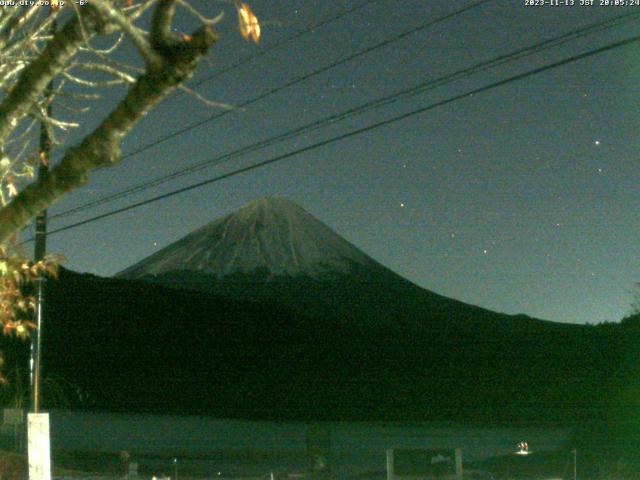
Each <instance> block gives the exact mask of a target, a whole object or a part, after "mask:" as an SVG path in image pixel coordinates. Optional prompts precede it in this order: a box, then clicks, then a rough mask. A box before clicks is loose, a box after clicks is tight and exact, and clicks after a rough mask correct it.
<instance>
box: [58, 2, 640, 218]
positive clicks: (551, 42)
mask: <svg viewBox="0 0 640 480" xmlns="http://www.w3.org/2000/svg"><path fill="white" fill-rule="evenodd" d="M638 17H640V12H635V13H627V14H623V15H619V16H616V17H612V18H608V19H605V20H602V21H600V22H596V23H593V24H591V25H588V26H586V27H583V28H580V29H576V30H573V31H571V32H568V33H565V34H563V35H560V36H558V37H554V38H551V39H548V40H545V41H542V42H539V43H537V44H534V45H531V46H528V47H523V48H519V49H517V50H515V51H513V52H511V53H508V54H505V55H501V56H498V57H496V58H493V59H490V60H487V61H484V62H480V63H477V64H475V65H472V66H470V67H467V68H464V69H461V70H457V71H455V72H453V73H450V74H447V75H445V76H442V77H439V78H437V79H434V80H430V81H427V82H422V83H420V84H418V85H416V86H414V87H411V88H407V89H403V90H400V91H399V92H396V93H393V94H391V95H387V96H385V97H382V98H380V99H376V100H373V101H369V102H366V103H365V104H363V105H360V106H358V107H354V108H351V109H348V110H346V111H343V112H340V113H337V114H333V115H330V116H328V117H325V118H323V119H320V120H316V121H313V122H311V123H309V124H307V125H304V126H301V127H298V128H296V129H293V130H288V131H286V132H284V133H281V134H278V135H275V136H273V137H270V138H268V139H265V140H261V141H259V142H256V143H253V144H251V145H248V146H245V147H242V148H239V149H236V150H234V151H232V152H228V153H226V154H223V155H221V156H218V157H214V158H212V159H208V160H206V161H204V162H199V163H197V164H195V165H190V166H187V167H185V168H182V169H179V170H176V171H174V172H172V173H169V174H167V175H163V176H161V177H158V178H155V179H153V180H149V181H146V182H143V183H141V184H138V185H135V186H133V187H130V188H127V189H125V190H123V191H120V192H116V193H114V194H111V195H107V196H104V197H102V198H99V199H97V200H93V201H91V202H88V203H85V204H83V205H79V206H77V207H74V208H71V209H68V210H65V211H63V212H61V213H58V214H56V215H53V216H52V217H51V218H61V217H66V216H69V215H72V214H75V213H78V212H80V211H84V210H87V209H90V208H94V207H97V206H99V205H103V204H105V203H109V202H112V201H114V200H117V199H119V198H123V197H126V196H129V195H132V194H134V193H138V192H141V191H144V190H147V189H149V188H153V187H156V186H159V185H162V184H164V183H166V182H169V181H171V180H174V179H176V178H180V177H182V176H185V175H189V174H192V173H194V172H197V171H200V170H202V169H204V168H208V167H210V166H213V165H218V164H220V163H222V162H223V161H228V160H230V159H232V158H235V157H238V156H240V155H243V154H246V153H251V152H254V151H257V150H261V149H263V148H266V147H268V146H271V145H274V144H276V143H280V142H282V141H285V140H287V139H290V138H293V137H296V136H299V135H302V134H305V133H309V132H311V131H314V130H317V129H319V128H322V127H324V126H327V125H330V124H334V123H336V122H338V121H341V120H344V119H346V118H350V117H352V116H355V115H360V114H362V113H365V112H367V111H370V110H372V109H374V108H379V107H381V106H386V105H389V104H391V103H394V102H397V101H400V100H403V99H406V98H409V97H411V96H415V95H419V94H422V93H424V92H426V91H430V90H433V89H435V88H437V87H440V86H442V85H446V84H448V83H451V82H453V81H457V80H460V79H462V78H466V77H468V76H471V75H474V74H476V73H479V72H482V71H485V70H488V69H490V68H495V67H497V66H500V65H503V64H506V63H509V62H513V61H515V60H519V59H521V58H524V57H526V56H529V55H533V54H535V53H539V52H541V51H544V50H547V49H549V48H554V47H557V46H559V45H563V44H565V43H567V42H569V41H572V40H575V39H577V38H580V37H584V36H586V35H590V34H593V33H596V32H599V31H602V30H604V29H607V28H612V27H614V26H619V25H621V24H624V23H627V22H630V21H637V20H638Z"/></svg>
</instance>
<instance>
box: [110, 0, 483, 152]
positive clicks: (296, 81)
mask: <svg viewBox="0 0 640 480" xmlns="http://www.w3.org/2000/svg"><path fill="white" fill-rule="evenodd" d="M491 1H493V0H477V1H475V2H473V3H471V4H469V5H467V6H466V7H463V8H461V9H459V10H456V11H455V12H452V13H449V14H447V15H443V16H441V17H438V18H436V19H435V20H430V21H428V22H426V23H423V24H421V25H419V26H417V27H414V28H412V29H410V30H407V31H405V32H402V33H400V34H398V35H394V36H393V37H391V38H388V39H386V40H383V41H382V42H379V43H376V44H375V45H372V46H371V47H367V48H365V49H363V50H360V51H358V52H356V53H352V54H350V55H347V56H346V57H343V58H341V59H340V60H336V61H335V62H332V63H330V64H328V65H326V66H324V67H320V68H318V69H316V70H313V71H312V72H310V73H306V74H304V75H301V76H299V77H296V78H294V79H293V80H290V81H288V82H286V83H284V84H282V85H279V86H277V87H274V88H272V89H271V90H268V91H266V92H265V93H262V94H260V95H258V96H257V97H253V98H251V99H250V100H247V101H245V102H243V103H241V104H239V105H237V106H236V108H234V109H232V110H225V111H223V112H219V113H216V114H213V115H211V116H209V117H207V118H205V119H204V120H200V121H197V122H194V123H192V124H191V125H188V126H186V127H183V128H181V129H179V130H175V131H173V132H171V133H169V134H167V135H164V136H162V137H160V138H158V139H157V140H154V141H152V142H149V143H147V144H146V145H143V146H142V147H140V148H137V149H135V150H133V151H131V152H128V153H125V154H124V155H123V156H122V159H125V158H129V157H133V156H134V155H138V154H139V153H142V152H144V151H146V150H149V149H150V148H152V147H155V146H157V145H160V144H161V143H164V142H166V141H167V140H171V139H172V138H175V137H178V136H180V135H182V134H184V133H186V132H188V131H191V130H193V129H195V128H198V127H201V126H202V125H205V124H207V123H209V122H212V121H214V120H217V119H218V118H221V117H224V116H225V115H227V114H229V113H231V112H234V111H235V110H238V109H241V108H244V107H248V106H250V105H253V104H254V103H257V102H259V101H260V100H263V99H265V98H267V97H270V96H271V95H274V94H276V93H278V92H281V91H282V90H285V89H287V88H289V87H292V86H294V85H297V84H299V83H302V82H304V81H306V80H308V79H310V78H313V77H315V76H317V75H320V74H322V73H324V72H326V71H329V70H331V69H332V68H335V67H338V66H340V65H343V64H345V63H348V62H350V61H351V60H354V59H356V58H358V57H361V56H363V55H367V54H369V53H371V52H373V51H375V50H378V49H380V48H383V47H386V46H387V45H390V44H392V43H395V42H398V41H400V40H402V39H404V38H406V37H408V36H410V35H413V34H415V33H417V32H419V31H421V30H425V29H427V28H429V27H432V26H434V25H436V24H438V23H440V22H444V21H445V20H449V19H451V18H454V17H456V16H458V15H461V14H463V13H465V12H468V11H470V10H472V9H474V8H477V7H480V6H481V5H484V4H485V3H489V2H491Z"/></svg>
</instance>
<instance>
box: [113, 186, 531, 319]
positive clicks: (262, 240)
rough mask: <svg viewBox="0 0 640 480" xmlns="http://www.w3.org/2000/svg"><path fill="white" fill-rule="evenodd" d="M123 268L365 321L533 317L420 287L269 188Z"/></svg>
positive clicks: (139, 275) (129, 275)
mask: <svg viewBox="0 0 640 480" xmlns="http://www.w3.org/2000/svg"><path fill="white" fill-rule="evenodd" d="M117 277H118V278H123V279H139V280H145V281H148V282H151V283H157V284H161V285H164V286H169V287H172V288H180V289H187V290H196V291H200V292H206V293H215V294H218V295H222V296H226V297H230V298H234V299H239V300H275V301H278V302H280V303H283V304H286V305H287V306H289V307H290V308H293V309H294V310H298V311H301V312H303V313H305V314H308V315H313V316H321V317H326V316H329V317H333V318H337V319H339V320H340V321H342V322H350V323H354V322H355V323H361V324H362V325H367V324H368V325H378V326H380V325H396V326H397V325H404V326H410V325H414V326H415V325H424V324H425V322H427V323H432V322H433V321H437V320H446V321H447V322H448V323H449V324H450V323H452V322H457V321H461V322H464V323H465V325H466V326H467V327H468V326H469V325H470V324H478V323H480V324H483V325H484V326H486V327H490V326H495V324H496V322H497V323H498V324H503V323H505V322H506V323H514V322H515V323H518V324H526V323H528V322H531V321H534V320H533V319H530V318H528V317H526V316H524V315H520V316H509V315H502V314H497V313H495V312H491V311H488V310H485V309H482V308H479V307H475V306H472V305H468V304H465V303H463V302H459V301H457V300H453V299H450V298H446V297H444V296H441V295H438V294H436V293H434V292H431V291H429V290H426V289H423V288H421V287H419V286H417V285H415V284H413V283H411V282H410V281H408V280H406V279H404V278H402V277H401V276H400V275H398V274H396V273H394V272H392V271H391V270H389V269H388V268H386V267H384V266H383V265H381V264H380V263H378V262H376V261H375V260H373V259H372V258H371V257H369V256H368V255H366V254H365V253H364V252H362V251H361V250H359V249H358V248H357V247H355V246H354V245H352V244H351V243H349V242H348V241H347V240H345V239H344V238H342V237H341V236H340V235H338V234H337V233H335V232H334V231H333V230H331V229H330V228H329V227H328V226H326V225H325V224H324V223H322V222H321V221H319V220H318V219H316V218H315V217H314V216H312V215H311V214H310V213H308V212H307V211H306V210H304V209H303V208H302V207H300V206H298V205H297V204H295V203H293V202H291V201H289V200H287V199H285V198H281V197H267V198H262V199H260V200H257V201H254V202H252V203H249V204H247V205H245V206H244V207H242V208H240V209H238V210H237V211H235V212H233V213H230V214H229V215H226V216H225V217H223V218H220V219H217V220H214V221H213V222H211V223H209V224H207V225H205V226H203V227H202V228H200V229H198V230H196V231H194V232H192V233H190V234H188V235H187V236H186V237H184V238H182V239H180V240H178V241H176V242H175V243H173V244H171V245H169V246H167V247H165V248H163V249H161V250H160V251H158V252H156V253H154V254H153V255H151V256H149V257H147V258H146V259H144V260H142V261H141V262H139V263H137V264H135V265H133V266H131V267H130V268H127V269H126V270H124V271H122V272H120V273H119V274H118V275H117Z"/></svg>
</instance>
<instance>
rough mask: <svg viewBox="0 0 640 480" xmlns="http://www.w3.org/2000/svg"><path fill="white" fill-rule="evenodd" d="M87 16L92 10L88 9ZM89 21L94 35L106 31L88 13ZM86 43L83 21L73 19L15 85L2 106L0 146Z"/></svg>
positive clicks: (98, 21) (96, 19)
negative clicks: (81, 23)
mask: <svg viewBox="0 0 640 480" xmlns="http://www.w3.org/2000/svg"><path fill="white" fill-rule="evenodd" d="M86 12H93V10H92V9H86ZM86 17H87V22H86V24H88V25H89V27H90V29H91V33H96V32H98V31H104V30H105V28H106V25H105V24H104V22H102V20H101V19H100V17H99V16H98V15H96V14H91V13H89V14H87V16H86ZM83 41H84V36H83V32H82V29H81V28H80V21H79V19H78V18H77V17H74V18H73V19H71V20H69V21H68V22H67V24H66V25H65V26H64V27H63V28H62V29H60V30H59V31H58V32H57V33H56V35H55V36H54V37H53V39H52V40H51V41H50V42H49V43H48V44H47V46H46V48H45V49H44V51H43V52H42V54H41V55H40V56H38V58H36V59H35V60H34V61H33V62H32V63H31V64H29V66H27V67H26V68H25V69H24V70H23V71H22V73H21V75H20V78H19V80H18V81H17V82H16V85H15V86H14V87H13V89H12V90H11V92H10V93H9V95H7V97H6V98H5V99H4V101H3V102H2V104H0V142H2V141H4V140H5V139H6V138H7V136H8V135H9V134H10V133H11V131H12V130H13V129H14V128H15V127H16V125H17V124H18V121H19V120H20V118H21V117H23V116H24V115H25V114H27V112H28V111H29V110H30V109H31V107H32V106H33V105H34V104H35V103H36V101H37V99H38V97H39V96H40V95H41V94H42V92H44V90H45V89H46V88H47V85H48V84H49V82H50V81H51V79H52V78H53V77H54V76H56V75H57V74H59V73H60V72H61V71H62V70H63V68H64V66H65V65H66V64H67V63H68V62H69V60H70V59H71V58H72V57H73V56H74V55H75V53H76V52H77V50H78V47H79V46H80V44H81V43H82V42H83Z"/></svg>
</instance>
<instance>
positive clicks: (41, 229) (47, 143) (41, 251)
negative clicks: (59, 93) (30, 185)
mask: <svg viewBox="0 0 640 480" xmlns="http://www.w3.org/2000/svg"><path fill="white" fill-rule="evenodd" d="M55 30H56V21H55V20H53V21H52V22H51V25H50V27H49V31H50V33H51V34H53V33H55ZM52 101H53V80H52V81H51V82H49V84H48V85H47V88H46V90H45V92H44V102H45V112H46V115H45V117H46V118H45V120H46V119H47V118H49V117H51V111H52V108H51V102H52ZM45 120H43V121H41V122H40V142H39V159H38V160H39V162H38V179H40V180H44V179H46V178H47V177H48V176H49V157H50V153H51V142H52V138H51V132H50V130H49V128H50V127H49V125H48V124H47V122H46V121H45ZM46 251H47V210H46V209H45V210H42V211H41V212H40V213H39V214H38V216H37V217H36V235H35V250H34V255H33V256H34V260H35V261H36V262H39V261H40V260H42V259H43V258H44V256H45V254H46ZM45 282H46V278H44V276H42V275H40V276H38V278H37V279H36V322H35V323H36V329H35V332H34V334H33V335H32V337H31V362H30V363H31V412H32V413H39V412H40V406H41V403H42V391H41V390H42V378H41V358H42V355H41V350H42V348H41V346H42V324H43V311H44V301H45V291H44V287H45Z"/></svg>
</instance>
